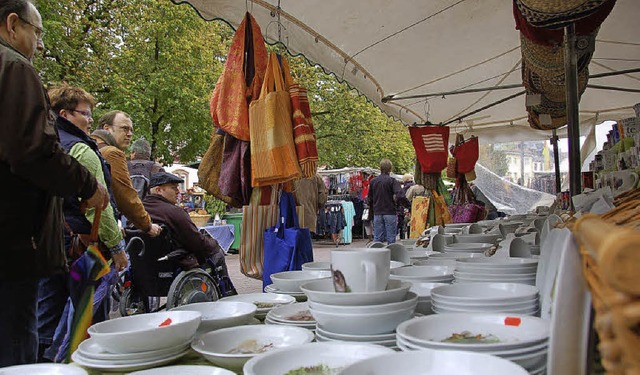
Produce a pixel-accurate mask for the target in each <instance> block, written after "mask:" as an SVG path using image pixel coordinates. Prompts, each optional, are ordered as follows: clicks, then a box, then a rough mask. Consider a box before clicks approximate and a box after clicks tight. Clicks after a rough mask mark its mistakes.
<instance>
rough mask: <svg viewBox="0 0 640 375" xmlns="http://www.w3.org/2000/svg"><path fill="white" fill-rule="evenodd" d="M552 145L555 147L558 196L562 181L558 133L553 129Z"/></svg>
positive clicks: (554, 159) (554, 166)
mask: <svg viewBox="0 0 640 375" xmlns="http://www.w3.org/2000/svg"><path fill="white" fill-rule="evenodd" d="M551 145H552V146H553V168H554V169H555V171H556V194H558V193H559V192H560V190H561V189H562V182H561V180H560V155H559V154H558V153H559V150H558V132H557V131H556V129H553V133H552V135H551Z"/></svg>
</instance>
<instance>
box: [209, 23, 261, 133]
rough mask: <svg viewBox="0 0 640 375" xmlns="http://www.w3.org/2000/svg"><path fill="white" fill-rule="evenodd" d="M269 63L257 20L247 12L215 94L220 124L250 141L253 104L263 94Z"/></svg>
mask: <svg viewBox="0 0 640 375" xmlns="http://www.w3.org/2000/svg"><path fill="white" fill-rule="evenodd" d="M266 66H267V49H266V47H265V45H264V39H263V37H262V32H261V31H260V27H259V26H258V23H257V22H256V20H255V19H254V18H253V16H251V14H249V13H248V12H247V14H246V15H245V18H244V20H243V21H242V23H240V25H239V26H238V30H237V31H236V33H235V35H234V36H233V40H232V41H231V47H230V48H229V54H228V55H227V60H226V62H225V64H224V69H223V70H222V74H221V75H220V78H218V82H217V83H216V86H215V89H214V90H213V94H212V96H211V103H210V110H211V118H212V119H213V123H214V125H215V126H216V127H218V128H220V129H222V130H223V131H224V132H226V133H229V134H231V135H232V136H234V137H235V138H237V139H239V140H242V141H249V136H250V132H249V110H248V108H249V103H250V102H251V101H253V100H256V99H257V98H258V96H259V95H260V89H261V87H262V81H263V78H264V74H265V69H266Z"/></svg>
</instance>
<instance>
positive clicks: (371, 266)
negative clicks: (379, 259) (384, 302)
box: [362, 260, 378, 292]
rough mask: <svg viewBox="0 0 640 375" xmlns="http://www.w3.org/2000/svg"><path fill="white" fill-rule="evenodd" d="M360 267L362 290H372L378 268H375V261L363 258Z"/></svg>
mask: <svg viewBox="0 0 640 375" xmlns="http://www.w3.org/2000/svg"><path fill="white" fill-rule="evenodd" d="M362 268H364V275H365V279H364V280H365V281H364V290H365V291H367V292H373V291H374V287H375V284H376V280H377V279H378V269H377V268H376V265H375V263H373V262H372V261H370V260H365V261H363V262H362Z"/></svg>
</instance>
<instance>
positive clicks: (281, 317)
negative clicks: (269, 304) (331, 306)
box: [267, 302, 316, 324]
mask: <svg viewBox="0 0 640 375" xmlns="http://www.w3.org/2000/svg"><path fill="white" fill-rule="evenodd" d="M304 311H307V312H308V311H309V303H308V302H301V303H292V304H290V305H284V306H278V307H276V308H275V309H273V310H271V311H269V314H267V317H268V318H271V319H273V320H277V321H280V322H284V323H294V324H315V323H316V321H315V320H310V321H304V320H291V319H289V318H290V317H291V316H293V315H296V314H298V313H301V312H304Z"/></svg>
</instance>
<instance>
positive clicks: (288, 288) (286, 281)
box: [271, 271, 331, 293]
mask: <svg viewBox="0 0 640 375" xmlns="http://www.w3.org/2000/svg"><path fill="white" fill-rule="evenodd" d="M330 277H331V271H285V272H278V273H274V274H272V275H271V281H273V285H275V287H276V288H278V289H279V290H281V291H283V292H290V293H291V292H300V285H302V284H304V283H306V282H309V281H313V280H318V279H328V278H330Z"/></svg>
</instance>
